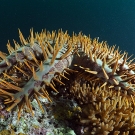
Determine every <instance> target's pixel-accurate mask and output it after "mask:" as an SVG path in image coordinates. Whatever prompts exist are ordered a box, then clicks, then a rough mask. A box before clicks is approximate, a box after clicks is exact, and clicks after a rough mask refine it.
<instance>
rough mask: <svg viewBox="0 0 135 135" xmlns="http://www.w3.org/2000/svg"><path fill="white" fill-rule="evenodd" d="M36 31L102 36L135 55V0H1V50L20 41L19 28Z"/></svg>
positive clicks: (25, 34) (23, 30)
mask: <svg viewBox="0 0 135 135" xmlns="http://www.w3.org/2000/svg"><path fill="white" fill-rule="evenodd" d="M32 27H33V28H34V31H39V32H40V31H41V30H42V29H44V28H46V29H47V30H49V31H51V30H58V29H61V28H62V30H64V31H65V30H68V32H69V34H70V35H71V34H72V32H73V31H74V32H75V33H78V32H79V31H82V32H83V33H84V34H86V35H88V34H90V35H91V37H92V38H95V37H99V39H100V41H102V40H105V41H107V42H108V44H109V45H110V46H112V45H114V44H116V45H117V46H120V50H123V51H124V50H126V51H127V52H128V53H129V54H130V55H131V54H134V51H135V49H134V47H135V1H134V0H128V1H125V0H96V1H95V0H23V1H22V0H17V1H11V0H1V3H0V50H1V51H3V52H7V49H6V44H7V41H8V40H10V42H11V43H12V39H15V40H16V41H19V38H18V28H20V29H21V31H22V33H23V35H24V37H25V38H26V37H27V36H28V35H29V29H30V28H32Z"/></svg>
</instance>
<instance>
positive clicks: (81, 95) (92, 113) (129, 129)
mask: <svg viewBox="0 0 135 135" xmlns="http://www.w3.org/2000/svg"><path fill="white" fill-rule="evenodd" d="M81 82H82V81H80V82H79V81H78V82H77V81H75V82H74V85H72V87H71V89H70V92H71V93H72V94H73V95H74V96H75V97H76V99H77V100H78V102H79V103H80V104H81V109H82V115H81V119H80V123H81V124H82V125H83V126H84V134H85V135H97V134H98V135H99V134H103V135H111V134H113V135H129V134H135V132H134V130H135V104H134V100H133V99H132V98H130V97H129V96H128V95H127V94H126V93H124V94H123V93H121V92H120V91H115V90H113V89H112V88H108V87H107V86H101V85H100V83H98V84H97V83H94V82H89V81H86V82H85V83H82V84H81Z"/></svg>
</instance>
